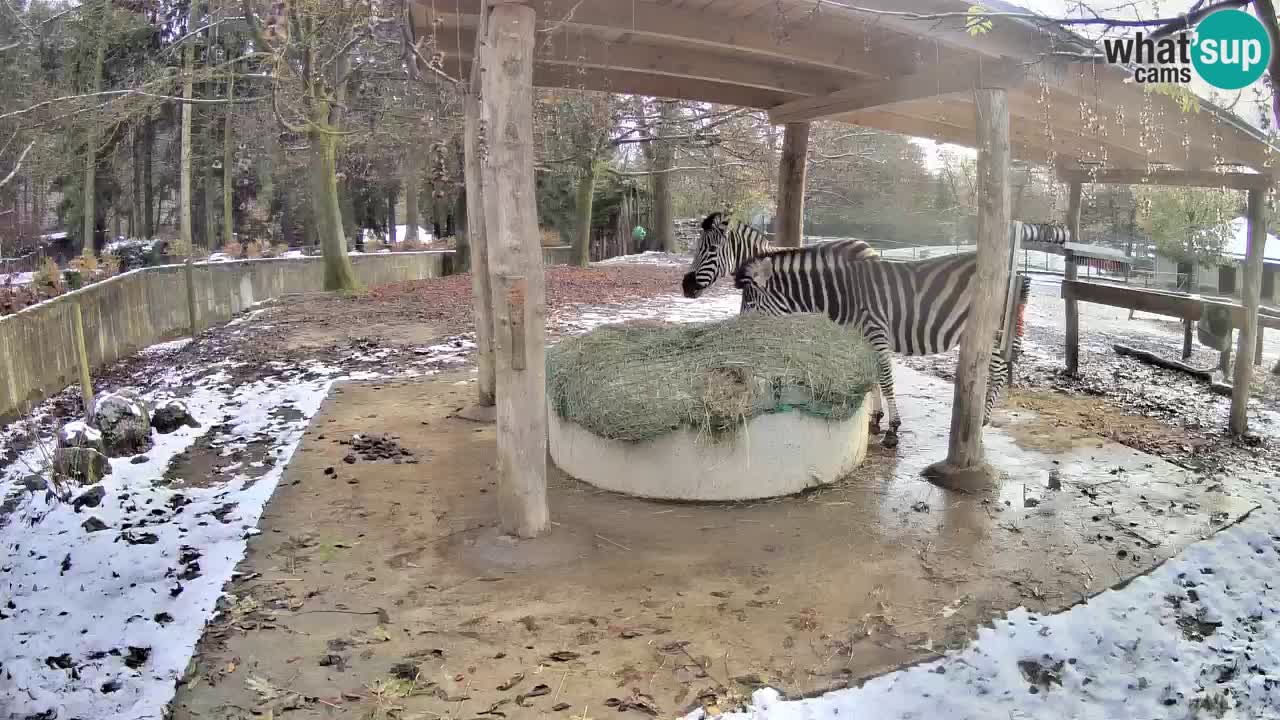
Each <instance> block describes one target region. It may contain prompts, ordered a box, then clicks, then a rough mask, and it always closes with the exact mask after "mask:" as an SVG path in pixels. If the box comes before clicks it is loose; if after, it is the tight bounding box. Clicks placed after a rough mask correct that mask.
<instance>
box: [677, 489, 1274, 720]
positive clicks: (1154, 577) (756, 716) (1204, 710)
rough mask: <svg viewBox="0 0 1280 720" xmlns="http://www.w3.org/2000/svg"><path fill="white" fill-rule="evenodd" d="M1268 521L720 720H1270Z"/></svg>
mask: <svg viewBox="0 0 1280 720" xmlns="http://www.w3.org/2000/svg"><path fill="white" fill-rule="evenodd" d="M1278 518H1280V516H1278V515H1277V514H1276V513H1275V511H1274V509H1273V510H1272V511H1271V512H1270V513H1269V514H1268V515H1267V516H1265V517H1264V516H1259V515H1257V514H1256V513H1255V516H1254V517H1253V518H1251V519H1249V520H1247V521H1245V522H1244V523H1243V524H1240V525H1237V526H1236V527H1233V528H1230V529H1228V530H1225V531H1223V532H1221V533H1219V534H1218V535H1216V536H1214V537H1213V538H1212V539H1210V540H1205V541H1202V542H1200V543H1198V544H1195V545H1192V546H1191V547H1189V548H1187V549H1186V550H1185V551H1183V552H1182V553H1181V554H1180V555H1179V556H1177V557H1175V558H1173V559H1171V560H1169V561H1168V562H1166V563H1165V564H1164V565H1161V566H1160V567H1158V568H1156V569H1155V570H1154V571H1153V572H1152V573H1151V574H1150V575H1147V576H1143V577H1139V578H1136V579H1135V580H1134V581H1133V582H1131V583H1130V584H1129V585H1127V586H1126V587H1124V588H1123V589H1120V590H1109V591H1107V592H1104V593H1102V594H1101V595H1098V596H1096V597H1094V598H1093V599H1092V600H1090V601H1089V602H1088V603H1087V604H1084V605H1077V606H1075V607H1073V608H1071V609H1070V610H1067V611H1065V612H1062V613H1059V614H1057V615H1049V616H1040V615H1036V614H1034V613H1031V612H1028V611H1027V610H1026V609H1025V608H1018V609H1016V610H1013V611H1011V612H1010V613H1009V614H1008V615H1007V617H1006V618H1004V619H1002V620H1000V621H997V622H996V623H995V624H994V627H991V628H983V629H980V630H979V631H978V637H977V639H976V640H975V641H974V642H973V643H972V644H970V645H969V647H968V648H966V649H964V650H962V651H959V652H955V653H951V654H948V655H947V656H945V657H943V658H941V659H939V660H935V661H933V662H929V663H925V664H922V665H917V666H915V667H912V668H909V669H906V670H900V671H898V672H893V673H889V674H887V675H882V676H880V677H877V678H874V679H872V680H870V681H868V682H867V683H866V684H865V685H863V686H862V687H860V688H853V689H846V690H839V691H835V692H832V693H828V694H826V695H823V696H820V697H816V698H811V699H805V700H797V701H781V700H779V699H778V695H777V693H776V691H773V690H771V689H765V690H760V691H757V692H756V693H755V695H754V697H753V703H752V707H751V708H750V709H749V710H748V711H746V712H738V713H726V714H724V715H721V716H720V717H722V718H724V720H748V719H750V720H820V719H827V718H831V719H840V720H843V719H844V718H863V717H877V718H903V719H907V718H921V719H923V718H935V717H945V718H950V719H952V720H968V719H973V720H986V719H987V718H997V717H998V718H1067V717H1069V718H1075V719H1077V720H1091V719H1095V718H1096V719H1097V720H1113V719H1114V718H1144V719H1145V718H1179V719H1182V718H1195V717H1204V718H1211V717H1232V718H1245V717H1249V718H1264V717H1265V718H1275V717H1280V604H1278V603H1277V593H1278V591H1277V588H1276V582H1275V580H1276V578H1275V575H1276V567H1277V564H1280V537H1277V536H1275V535H1273V534H1272V532H1271V528H1274V527H1275V521H1276V520H1277V519H1278ZM703 716H704V714H703V711H702V710H697V711H695V712H693V713H691V714H690V715H689V716H688V717H689V718H691V719H693V718H702V717H703Z"/></svg>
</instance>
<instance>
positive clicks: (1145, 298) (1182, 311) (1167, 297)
mask: <svg viewBox="0 0 1280 720" xmlns="http://www.w3.org/2000/svg"><path fill="white" fill-rule="evenodd" d="M1062 298H1063V299H1064V300H1066V301H1068V302H1069V303H1075V302H1076V301H1079V302H1088V303H1094V304H1096V305H1110V306H1111V307H1118V308H1125V309H1127V310H1138V311H1140V312H1148V313H1155V314H1157V315H1165V316H1167V317H1174V318H1178V319H1180V320H1192V321H1194V320H1199V319H1200V317H1201V315H1202V314H1203V312H1204V302H1203V301H1202V300H1201V299H1200V298H1198V297H1194V296H1191V295H1180V294H1177V293H1170V292H1162V291H1160V290H1152V289H1150V288H1135V287H1128V286H1125V285H1111V284H1107V283H1098V282H1086V281H1083V280H1069V279H1064V280H1063V281H1062Z"/></svg>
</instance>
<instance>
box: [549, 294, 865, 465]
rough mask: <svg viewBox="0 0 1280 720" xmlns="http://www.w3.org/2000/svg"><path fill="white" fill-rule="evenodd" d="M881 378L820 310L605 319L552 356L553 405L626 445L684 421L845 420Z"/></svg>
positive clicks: (703, 425) (854, 341)
mask: <svg viewBox="0 0 1280 720" xmlns="http://www.w3.org/2000/svg"><path fill="white" fill-rule="evenodd" d="M875 377H876V366H875V356H874V354H873V352H872V350H871V349H870V347H869V346H868V345H867V344H866V341H864V340H863V339H862V337H861V336H860V335H858V334H857V333H854V332H850V331H849V330H847V329H844V328H842V327H840V326H838V325H836V324H835V323H833V322H831V321H829V320H828V319H826V318H825V317H822V316H818V315H790V316H785V317H774V318H770V317H762V316H759V315H741V316H737V317H734V318H730V319H728V320H724V321H720V322H714V323H702V324H685V323H678V324H667V323H659V322H654V321H647V322H644V323H632V324H625V323H624V324H621V325H606V326H604V327H600V328H597V329H595V330H593V331H592V332H590V333H587V334H585V335H581V336H577V337H571V338H567V339H565V340H563V341H561V342H560V343H559V344H558V345H556V346H555V347H553V348H551V350H550V351H548V354H547V393H548V401H549V402H550V403H551V406H552V407H553V408H554V409H555V411H556V412H557V413H558V414H559V415H560V416H561V417H563V418H566V419H568V420H572V421H574V422H576V423H578V424H579V425H582V426H583V427H585V428H586V429H588V430H590V431H592V432H593V433H595V434H597V435H600V436H602V437H607V438H612V439H615V440H628V441H640V440H647V439H650V438H653V437H657V436H659V435H662V434H664V433H667V432H670V431H672V430H675V429H677V428H679V427H689V428H693V429H695V430H697V431H699V432H702V433H708V434H712V435H716V434H722V433H726V432H732V431H734V430H736V429H737V428H739V427H740V426H741V425H743V424H744V423H746V422H747V421H748V420H749V419H751V418H752V417H755V416H757V415H762V414H765V413H771V412H785V411H788V410H795V411H799V412H803V413H806V414H809V415H813V416H816V417H823V418H830V419H833V420H841V419H845V418H848V417H850V416H852V415H853V414H854V413H855V412H856V411H857V410H858V408H859V407H860V406H861V405H862V402H863V397H864V396H865V395H866V393H867V391H868V390H869V389H870V388H871V387H872V384H873V383H874V382H875Z"/></svg>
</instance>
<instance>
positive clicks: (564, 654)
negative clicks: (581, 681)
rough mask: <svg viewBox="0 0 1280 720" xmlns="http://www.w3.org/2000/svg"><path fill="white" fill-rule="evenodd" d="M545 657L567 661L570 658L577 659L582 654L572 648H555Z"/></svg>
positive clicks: (557, 660)
mask: <svg viewBox="0 0 1280 720" xmlns="http://www.w3.org/2000/svg"><path fill="white" fill-rule="evenodd" d="M547 657H548V658H550V659H552V660H555V661H556V662H569V661H570V660H577V659H578V658H580V657H582V656H581V655H579V654H578V653H576V652H574V651H572V650H557V651H555V652H553V653H551V654H550V655H548V656H547Z"/></svg>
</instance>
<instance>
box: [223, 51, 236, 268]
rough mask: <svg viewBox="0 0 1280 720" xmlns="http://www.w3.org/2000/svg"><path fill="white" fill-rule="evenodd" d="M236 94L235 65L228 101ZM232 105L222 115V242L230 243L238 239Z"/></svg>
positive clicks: (228, 89) (228, 81) (232, 69)
mask: <svg viewBox="0 0 1280 720" xmlns="http://www.w3.org/2000/svg"><path fill="white" fill-rule="evenodd" d="M235 94H236V74H235V66H234V65H232V66H231V77H230V78H228V80H227V101H228V102H230V101H231V99H232V98H234V97H235ZM232 107H233V106H231V105H227V110H226V112H225V113H223V115H222V244H223V245H230V244H231V243H232V242H234V241H235V239H236V235H235V232H236V226H235V208H234V207H233V206H232V199H233V194H232V191H233V190H234V189H235V178H236V174H235V172H234V171H233V170H232V169H231V159H232V145H233V144H234V143H233V142H232V138H233V137H234V135H233V134H232V132H231V126H232V123H231V118H232V112H231V110H232Z"/></svg>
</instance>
